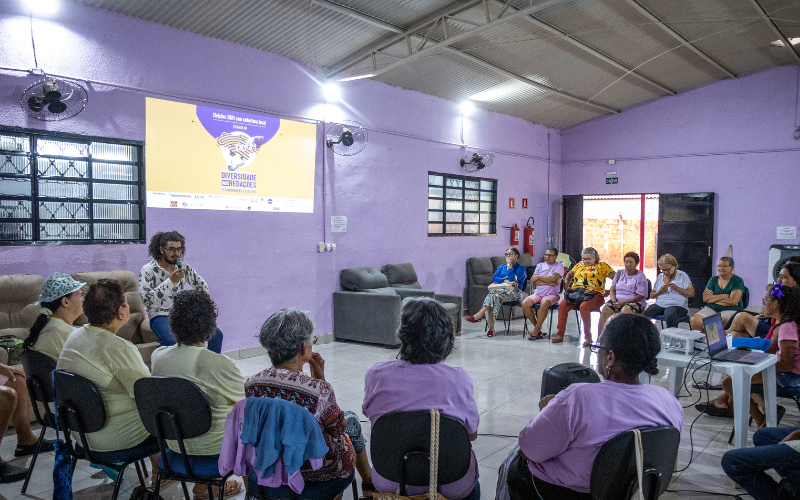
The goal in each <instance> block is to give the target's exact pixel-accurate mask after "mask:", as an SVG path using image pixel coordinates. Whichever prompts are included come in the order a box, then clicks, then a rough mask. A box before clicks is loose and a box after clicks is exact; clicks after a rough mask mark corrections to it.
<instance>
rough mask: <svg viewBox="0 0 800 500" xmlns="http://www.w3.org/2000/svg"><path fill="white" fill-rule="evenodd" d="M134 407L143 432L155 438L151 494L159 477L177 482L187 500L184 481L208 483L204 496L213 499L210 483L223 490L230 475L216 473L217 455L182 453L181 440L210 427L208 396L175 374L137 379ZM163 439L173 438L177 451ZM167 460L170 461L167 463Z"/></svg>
mask: <svg viewBox="0 0 800 500" xmlns="http://www.w3.org/2000/svg"><path fill="white" fill-rule="evenodd" d="M133 393H134V396H135V397H136V407H137V409H138V410H139V417H140V418H141V419H142V423H143V424H144V427H145V429H147V432H149V433H150V434H152V435H153V436H155V438H156V439H158V448H159V450H160V451H161V456H159V458H158V475H157V476H156V487H155V495H156V497H157V496H158V492H159V489H160V487H161V480H162V479H173V480H177V481H180V482H181V486H182V487H183V495H184V497H186V500H189V498H190V497H189V490H188V489H187V488H186V481H189V482H192V483H199V484H205V485H207V486H208V498H214V494H213V491H212V489H211V487H212V486H217V487H218V488H219V498H220V500H222V498H223V496H224V493H225V491H224V490H225V481H226V480H227V479H228V478H229V477H230V476H231V474H233V472H232V471H231V472H229V473H228V474H226V475H224V476H222V475H220V474H219V469H218V468H217V462H218V459H219V456H211V457H209V456H193V455H189V454H188V453H186V447H185V444H184V440H186V439H191V438H195V437H198V436H202V435H203V434H205V433H207V432H208V431H209V430H210V429H211V425H212V416H211V404H210V403H209V401H208V397H207V396H206V395H205V393H203V391H201V390H200V388H199V387H197V386H196V385H194V384H193V383H192V382H190V381H188V380H185V379H182V378H176V377H147V378H141V379H139V380H137V381H136V383H135V384H134V385H133ZM167 439H170V440H173V441H177V442H178V448H179V449H180V453H175V452H174V451H172V450H171V449H169V448H168V447H167V441H166V440H167ZM170 462H171V463H170Z"/></svg>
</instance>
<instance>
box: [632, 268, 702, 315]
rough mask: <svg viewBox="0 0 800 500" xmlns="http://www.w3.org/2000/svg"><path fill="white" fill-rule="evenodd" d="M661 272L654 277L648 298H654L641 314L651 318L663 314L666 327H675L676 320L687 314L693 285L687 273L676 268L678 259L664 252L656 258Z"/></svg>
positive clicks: (692, 293)
mask: <svg viewBox="0 0 800 500" xmlns="http://www.w3.org/2000/svg"><path fill="white" fill-rule="evenodd" d="M658 268H659V269H660V270H661V273H660V274H659V275H658V277H657V278H656V282H655V284H654V285H653V291H652V292H650V298H651V299H656V303H655V304H650V306H648V307H647V309H645V310H644V312H643V313H642V316H644V317H645V318H647V319H653V318H655V317H656V316H659V315H662V314H663V315H664V321H666V323H667V328H677V327H678V320H679V319H681V318H682V317H684V316H686V315H687V314H689V299H691V298H692V297H694V285H692V280H691V279H690V278H689V275H688V274H686V273H685V272H683V271H681V270H679V269H678V261H677V260H676V259H675V257H673V256H672V255H670V254H668V253H665V254H664V255H662V256H661V257H659V258H658Z"/></svg>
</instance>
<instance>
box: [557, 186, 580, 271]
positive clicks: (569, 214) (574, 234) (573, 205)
mask: <svg viewBox="0 0 800 500" xmlns="http://www.w3.org/2000/svg"><path fill="white" fill-rule="evenodd" d="M562 199H563V202H564V213H563V216H562V218H561V220H562V221H563V226H562V231H561V234H562V235H563V241H562V242H561V251H562V252H564V253H565V254H568V255H569V256H570V257H572V260H573V261H575V262H579V261H580V260H581V250H583V195H582V194H575V195H568V196H564V197H563V198H562Z"/></svg>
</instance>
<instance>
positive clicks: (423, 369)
mask: <svg viewBox="0 0 800 500" xmlns="http://www.w3.org/2000/svg"><path fill="white" fill-rule="evenodd" d="M397 333H398V336H399V337H400V354H399V359H397V360H394V361H382V362H380V363H375V364H374V365H372V367H371V368H370V369H369V370H367V374H366V375H365V377H364V383H365V388H364V404H363V405H362V407H361V409H362V411H363V412H364V415H365V416H366V417H367V418H368V419H369V420H370V422H372V425H375V422H377V421H378V419H379V418H381V416H383V415H385V414H387V413H391V412H394V411H419V410H425V411H427V410H430V409H431V408H434V409H437V410H439V411H440V412H442V413H443V414H445V415H449V416H451V417H454V418H457V419H458V420H460V421H461V422H462V423H463V424H464V427H465V428H466V429H467V432H468V433H469V437H470V439H471V440H473V441H474V440H475V438H477V437H478V422H479V417H478V406H477V403H476V402H475V397H474V395H473V391H472V378H471V377H470V376H469V374H468V373H467V372H466V371H465V370H464V369H463V368H456V367H452V366H447V365H446V364H444V363H443V361H444V360H445V358H447V356H448V355H449V354H450V352H452V350H453V343H454V342H455V332H454V330H453V324H452V322H451V321H450V317H449V316H448V315H447V313H446V312H445V310H444V308H442V306H441V304H439V303H438V302H436V301H435V300H433V299H430V298H426V297H410V298H407V299H405V300H404V301H403V308H402V310H401V311H400V329H399V330H398V332H397ZM372 476H373V479H374V483H375V486H376V487H377V488H378V491H383V492H387V493H393V492H395V491H397V488H398V485H397V483H394V482H392V481H389V480H387V479H384V478H383V477H381V476H380V475H378V473H377V472H374V471H373V473H372ZM407 492H408V495H419V494H423V493H427V492H428V488H427V487H424V486H423V487H419V486H409V487H408V488H407ZM441 494H442V496H444V497H445V498H447V499H448V500H461V499H468V500H478V499H480V497H481V492H480V485H479V483H478V462H477V460H476V458H475V452H474V451H472V457H471V460H470V466H469V469H468V470H467V473H466V475H464V477H462V478H461V479H459V480H458V481H456V482H454V483H450V484H443V485H441Z"/></svg>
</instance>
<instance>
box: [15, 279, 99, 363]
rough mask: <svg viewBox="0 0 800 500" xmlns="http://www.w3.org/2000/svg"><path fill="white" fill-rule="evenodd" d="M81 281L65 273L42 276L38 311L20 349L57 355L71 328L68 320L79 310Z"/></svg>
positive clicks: (81, 312) (71, 321)
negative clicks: (40, 312)
mask: <svg viewBox="0 0 800 500" xmlns="http://www.w3.org/2000/svg"><path fill="white" fill-rule="evenodd" d="M85 284H86V283H81V282H80V281H75V280H74V279H72V276H70V275H69V274H65V273H53V274H51V275H50V277H48V278H47V279H46V280H45V282H44V285H42V293H41V295H39V301H38V302H36V303H37V304H41V306H42V314H40V315H39V317H38V318H36V321H35V322H34V323H33V326H32V327H31V329H30V333H29V334H28V338H26V339H25V342H24V343H23V344H22V348H23V349H25V350H28V349H33V350H34V351H37V352H40V353H42V354H46V355H47V356H50V357H51V358H53V359H58V357H59V356H60V355H61V349H62V348H63V347H64V342H66V341H67V337H69V334H70V333H72V331H73V330H74V329H75V328H74V327H73V326H72V323H73V322H74V321H75V320H76V319H78V316H80V315H81V314H83V296H82V295H81V288H82V287H83V285H85Z"/></svg>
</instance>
